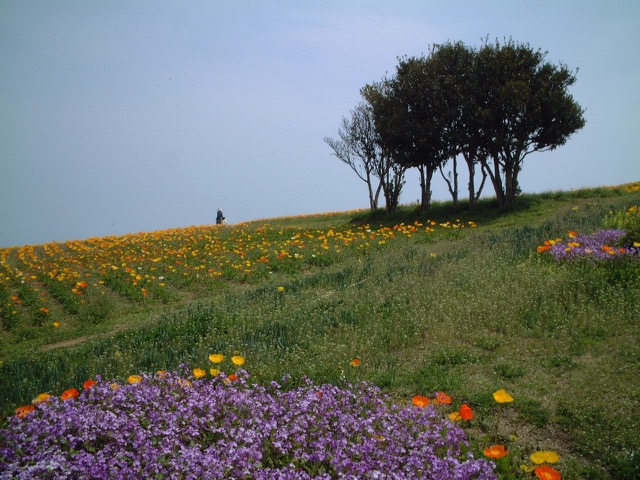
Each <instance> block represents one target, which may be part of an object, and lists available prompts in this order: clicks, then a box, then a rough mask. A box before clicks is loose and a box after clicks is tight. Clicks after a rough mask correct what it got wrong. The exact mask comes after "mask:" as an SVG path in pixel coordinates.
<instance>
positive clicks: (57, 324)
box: [53, 320, 60, 328]
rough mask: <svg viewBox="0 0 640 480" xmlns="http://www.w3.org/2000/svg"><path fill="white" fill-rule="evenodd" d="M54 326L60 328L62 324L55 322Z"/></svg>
mask: <svg viewBox="0 0 640 480" xmlns="http://www.w3.org/2000/svg"><path fill="white" fill-rule="evenodd" d="M53 326H54V327H56V328H58V327H59V326H60V322H58V321H57V320H56V321H55V322H53Z"/></svg>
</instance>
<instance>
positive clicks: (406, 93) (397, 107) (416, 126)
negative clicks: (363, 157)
mask: <svg viewBox="0 0 640 480" xmlns="http://www.w3.org/2000/svg"><path fill="white" fill-rule="evenodd" d="M429 67H430V64H429V63H428V61H427V59H425V58H415V57H412V58H403V59H401V60H400V63H399V64H398V66H397V67H396V74H395V76H394V77H392V78H390V79H385V80H383V81H382V82H381V83H379V84H375V85H367V86H365V87H364V88H363V89H362V94H363V96H364V97H365V99H366V100H367V101H368V102H369V103H370V104H371V106H372V109H373V117H374V120H375V127H376V130H377V132H378V134H379V135H380V139H381V143H382V145H383V148H384V149H386V150H387V151H389V152H390V156H391V158H392V159H393V161H394V162H395V164H396V165H397V167H398V168H403V169H404V170H406V169H408V168H414V167H415V168H417V169H418V171H419V172H420V187H421V197H422V198H421V209H423V210H426V209H428V208H429V206H430V203H431V180H432V178H433V174H434V173H435V172H436V171H437V169H438V167H439V166H440V165H441V164H442V163H443V162H444V160H445V159H446V158H447V156H448V155H449V150H448V148H449V145H448V144H447V143H446V142H445V139H444V136H443V131H444V125H443V123H442V118H443V111H442V109H443V108H444V105H443V103H442V101H441V100H442V97H441V96H439V95H437V92H436V86H435V84H434V81H433V80H434V79H433V75H431V74H430V71H429Z"/></svg>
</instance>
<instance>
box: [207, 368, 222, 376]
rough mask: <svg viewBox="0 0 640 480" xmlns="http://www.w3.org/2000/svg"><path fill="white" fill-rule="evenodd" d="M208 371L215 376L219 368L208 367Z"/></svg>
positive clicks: (218, 373)
mask: <svg viewBox="0 0 640 480" xmlns="http://www.w3.org/2000/svg"><path fill="white" fill-rule="evenodd" d="M209 373H210V374H211V376H212V377H215V376H217V375H220V370H219V369H217V368H210V369H209Z"/></svg>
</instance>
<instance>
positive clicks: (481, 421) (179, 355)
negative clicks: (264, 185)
mask: <svg viewBox="0 0 640 480" xmlns="http://www.w3.org/2000/svg"><path fill="white" fill-rule="evenodd" d="M639 203H640V193H638V191H637V189H636V190H635V191H634V189H633V188H627V189H625V188H611V189H609V188H602V189H590V190H580V191H573V192H552V193H546V194H540V195H524V196H522V197H520V198H519V199H518V202H517V204H516V205H515V206H514V207H513V208H511V209H509V210H502V211H500V210H497V209H496V207H495V206H494V205H493V204H492V202H491V201H488V200H487V201H484V202H481V204H480V205H479V206H478V208H477V209H476V210H475V211H473V212H467V211H464V210H463V211H459V212H453V211H452V210H451V206H450V204H447V203H443V204H436V205H434V208H433V210H432V211H430V212H428V214H422V215H421V214H418V213H417V212H416V211H415V209H414V208H413V207H409V206H407V207H404V208H401V209H400V210H399V212H398V213H397V214H396V215H394V216H392V217H390V216H387V215H385V214H383V213H376V214H373V215H371V214H370V213H368V212H346V213H336V214H324V215H317V216H308V217H295V218H292V217H290V218H281V219H270V220H268V221H262V222H252V223H250V224H246V225H242V226H238V227H231V228H216V227H206V226H205V227H193V228H191V229H179V230H175V231H165V232H153V233H150V234H144V235H142V234H138V235H137V236H128V237H113V238H109V239H89V240H87V241H78V242H67V244H55V245H44V246H25V247H21V248H14V249H2V250H1V251H0V252H1V253H2V268H3V276H2V281H1V282H0V283H1V285H2V287H1V289H0V302H1V304H2V311H1V312H0V315H1V317H0V318H2V331H1V332H0V348H1V353H0V361H1V362H2V363H1V365H0V412H2V413H0V415H1V416H2V418H3V419H5V417H6V416H8V415H12V414H13V413H14V410H15V409H16V408H17V407H18V406H20V405H23V404H25V403H28V402H29V401H30V400H31V399H32V398H35V397H36V396H37V395H38V394H39V393H42V392H50V393H52V394H54V395H59V394H60V393H61V392H62V391H64V390H66V389H68V388H71V387H76V388H80V387H81V385H82V384H83V382H84V381H85V380H87V379H88V378H92V377H95V376H96V375H100V376H102V377H103V378H114V379H120V380H123V379H126V378H127V377H128V376H129V375H131V374H135V373H140V372H155V371H156V370H159V369H162V370H173V369H176V368H177V367H178V366H179V365H180V364H183V363H187V364H188V365H190V366H191V367H192V368H203V369H207V368H209V367H210V366H211V365H210V364H209V361H208V356H209V355H210V354H211V353H215V352H223V353H225V354H226V355H229V356H231V355H232V354H233V353H234V352H237V353H238V354H240V355H242V356H243V357H244V358H246V364H245V365H244V367H245V368H246V369H247V370H248V371H249V374H250V375H251V381H253V382H258V383H260V384H267V383H268V382H269V381H271V380H278V379H280V378H282V377H283V375H285V374H288V375H291V378H292V379H293V385H292V386H294V385H302V384H303V378H304V377H309V378H311V379H312V380H313V381H314V382H316V383H319V384H320V383H332V384H338V385H339V384H341V383H342V382H344V381H345V380H348V381H355V380H368V381H371V382H374V383H375V384H376V385H378V386H379V387H381V388H382V389H383V391H385V392H387V393H389V394H391V395H392V396H393V397H394V398H396V399H397V400H398V401H399V402H407V401H409V402H410V399H411V398H412V396H414V395H426V396H429V395H431V396H432V395H433V393H434V392H435V391H445V392H447V393H448V394H449V395H450V396H451V397H452V398H454V399H455V401H456V402H458V404H459V403H462V402H464V403H467V404H469V405H470V406H472V408H473V409H474V412H476V414H475V418H474V420H473V421H472V422H469V423H468V425H467V427H466V430H467V431H468V433H469V434H470V436H471V438H472V439H473V442H474V446H475V448H476V449H477V450H478V451H479V452H482V450H483V449H484V448H485V447H487V446H488V445H491V444H503V445H505V446H506V447H507V448H508V449H509V451H510V454H509V455H508V456H507V457H505V458H503V459H501V460H500V461H499V469H500V470H499V471H500V472H501V478H528V477H529V476H531V475H532V474H531V473H527V472H524V471H523V470H521V469H520V465H521V464H527V463H531V462H530V461H529V455H530V454H531V453H532V452H535V451H537V450H553V451H556V452H558V453H559V454H560V456H561V460H560V463H559V464H558V466H557V468H558V469H559V470H561V471H562V473H563V478H594V479H595V478H614V479H619V478H637V477H638V476H639V475H640V467H639V458H638V456H639V452H638V445H639V443H640V442H639V441H638V439H639V437H638V434H637V432H638V431H640V425H639V422H638V419H637V409H638V400H639V398H640V380H638V363H639V361H640V342H639V341H638V340H639V338H638V336H639V335H638V318H640V302H639V301H638V292H639V291H640V269H639V268H638V262H637V261H635V262H634V261H629V260H624V259H620V260H616V261H611V262H606V263H594V262H590V261H579V262H561V263H558V262H555V261H553V260H552V259H551V258H549V257H548V256H547V255H544V254H540V253H538V252H537V250H536V249H537V247H538V246H539V245H541V244H542V243H543V242H544V241H545V240H548V239H555V238H558V237H563V238H566V236H567V232H568V231H569V230H571V231H578V232H580V233H591V232H593V231H596V230H598V229H601V228H605V227H606V228H611V227H612V225H611V222H612V219H615V218H616V216H620V215H622V214H623V213H624V212H626V211H628V209H629V208H630V207H632V206H634V205H638V204H639ZM621 218H624V217H621ZM194 252H195V253H194ZM221 252H223V253H224V254H222V253H221ZM247 262H248V263H247ZM17 272H19V273H17ZM138 277H139V278H138ZM85 284H86V285H85ZM74 289H75V291H74ZM55 324H57V326H54V325H55ZM355 358H357V359H359V360H360V364H359V366H358V367H353V366H352V365H351V364H350V362H351V361H352V360H353V359H355ZM500 388H504V389H506V390H507V391H508V392H509V393H511V394H512V395H513V396H514V397H515V399H516V400H515V401H514V402H513V403H510V404H508V405H502V404H497V403H496V402H495V401H494V399H493V398H492V395H491V394H492V392H494V391H496V390H498V389H500ZM0 421H2V420H0Z"/></svg>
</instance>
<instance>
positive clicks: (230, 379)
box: [227, 373, 238, 382]
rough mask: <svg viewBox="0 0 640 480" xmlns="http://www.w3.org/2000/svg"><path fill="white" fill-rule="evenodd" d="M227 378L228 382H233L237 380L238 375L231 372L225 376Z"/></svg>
mask: <svg viewBox="0 0 640 480" xmlns="http://www.w3.org/2000/svg"><path fill="white" fill-rule="evenodd" d="M227 380H229V381H230V382H235V381H236V380H238V375H236V374H235V373H232V374H231V375H229V376H228V377H227Z"/></svg>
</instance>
